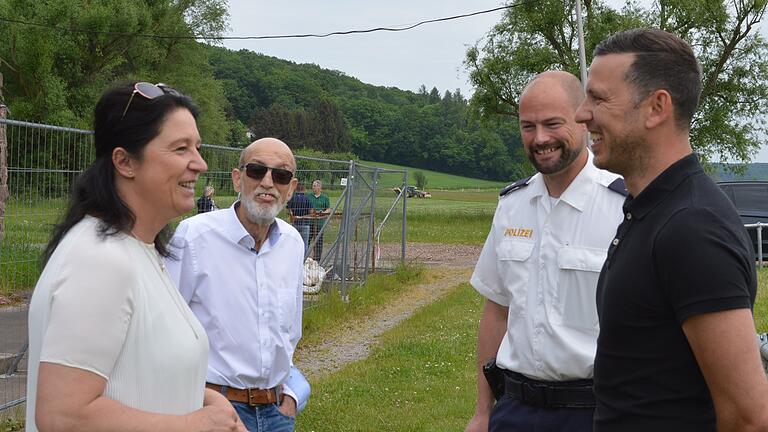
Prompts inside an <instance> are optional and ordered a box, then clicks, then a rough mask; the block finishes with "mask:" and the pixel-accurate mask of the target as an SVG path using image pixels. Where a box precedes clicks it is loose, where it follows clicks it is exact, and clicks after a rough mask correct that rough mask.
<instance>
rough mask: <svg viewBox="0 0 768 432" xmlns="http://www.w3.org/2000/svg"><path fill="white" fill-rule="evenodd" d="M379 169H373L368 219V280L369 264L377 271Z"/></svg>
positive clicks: (366, 277)
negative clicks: (375, 234) (376, 242)
mask: <svg viewBox="0 0 768 432" xmlns="http://www.w3.org/2000/svg"><path fill="white" fill-rule="evenodd" d="M378 183H379V169H378V168H374V170H373V182H372V183H371V185H372V186H373V191H371V215H370V217H369V219H370V220H369V221H368V223H369V224H368V248H369V249H368V250H369V251H370V252H371V253H370V258H371V261H370V262H369V261H368V257H369V254H365V273H364V276H363V280H365V281H367V280H368V264H371V272H375V271H376V245H374V244H373V241H374V240H373V231H374V230H375V229H376V223H375V218H374V215H375V214H376V191H377V190H378V188H379V184H378Z"/></svg>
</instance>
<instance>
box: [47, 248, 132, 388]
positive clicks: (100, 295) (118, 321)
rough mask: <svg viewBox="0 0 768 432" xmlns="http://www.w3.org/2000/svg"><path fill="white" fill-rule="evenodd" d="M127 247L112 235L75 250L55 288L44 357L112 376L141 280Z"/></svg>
mask: <svg viewBox="0 0 768 432" xmlns="http://www.w3.org/2000/svg"><path fill="white" fill-rule="evenodd" d="M122 247H123V246H121V245H120V243H118V242H115V241H112V240H111V239H107V240H103V241H102V240H100V241H99V242H98V243H97V244H89V245H77V246H75V247H74V248H73V249H72V250H71V251H70V256H68V257H66V261H65V262H63V263H62V265H61V267H60V269H59V275H58V276H59V277H58V278H57V281H58V283H57V284H56V286H54V287H53V289H52V292H51V300H50V302H51V303H50V313H49V321H48V326H47V328H46V329H45V333H44V335H43V345H42V351H41V354H40V361H41V362H49V363H56V364H62V365H65V366H71V367H76V368H79V369H84V370H88V371H90V372H94V373H96V374H98V375H101V376H102V377H104V378H105V379H108V377H109V376H110V374H111V372H112V369H113V368H114V365H115V362H116V361H117V359H118V356H119V354H120V352H121V350H122V347H123V343H124V341H125V337H126V334H127V332H128V328H129V326H130V321H131V317H132V315H133V310H134V300H135V298H134V297H135V289H136V286H137V283H138V281H137V277H136V273H135V271H134V270H133V268H132V265H131V259H130V257H129V253H127V252H126V251H125V250H123V249H122Z"/></svg>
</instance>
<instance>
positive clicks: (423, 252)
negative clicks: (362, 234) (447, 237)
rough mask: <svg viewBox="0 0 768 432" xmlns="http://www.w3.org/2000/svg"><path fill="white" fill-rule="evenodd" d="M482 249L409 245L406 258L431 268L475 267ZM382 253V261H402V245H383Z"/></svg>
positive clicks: (443, 245)
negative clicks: (442, 266) (441, 266)
mask: <svg viewBox="0 0 768 432" xmlns="http://www.w3.org/2000/svg"><path fill="white" fill-rule="evenodd" d="M482 249H483V246H482V245H463V244H456V245H449V244H436V243H408V247H407V249H406V253H407V255H406V257H407V258H408V260H409V261H417V262H420V263H424V264H425V265H427V266H429V267H433V266H439V265H446V266H452V267H474V266H475V263H476V262H477V258H478V257H479V256H480V251H481V250H482ZM380 251H381V257H382V259H385V260H390V261H396V260H399V259H400V245H399V244H397V243H382V244H381V245H380Z"/></svg>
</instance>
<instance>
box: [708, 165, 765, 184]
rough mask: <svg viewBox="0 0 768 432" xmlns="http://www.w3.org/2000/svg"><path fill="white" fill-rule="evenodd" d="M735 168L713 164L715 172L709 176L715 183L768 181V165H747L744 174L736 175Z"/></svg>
mask: <svg viewBox="0 0 768 432" xmlns="http://www.w3.org/2000/svg"><path fill="white" fill-rule="evenodd" d="M733 167H736V165H733V166H728V165H727V164H713V168H714V170H713V172H710V174H709V175H710V177H712V178H713V179H714V180H715V181H740V180H768V163H751V164H747V166H746V168H745V169H744V172H743V173H734V172H733V170H732V168H733Z"/></svg>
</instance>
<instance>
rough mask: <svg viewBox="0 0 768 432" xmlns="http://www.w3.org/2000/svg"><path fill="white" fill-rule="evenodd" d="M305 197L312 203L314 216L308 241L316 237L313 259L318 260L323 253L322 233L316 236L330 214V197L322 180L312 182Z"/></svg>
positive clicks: (310, 241)
mask: <svg viewBox="0 0 768 432" xmlns="http://www.w3.org/2000/svg"><path fill="white" fill-rule="evenodd" d="M307 198H309V203H310V204H311V205H312V209H313V211H312V215H313V216H314V217H315V219H314V220H313V223H312V226H311V228H310V231H309V243H310V244H312V242H313V241H315V239H317V241H316V242H315V247H314V259H315V261H320V257H322V255H323V235H322V234H320V235H319V236H318V233H320V230H321V229H322V228H323V225H325V221H326V219H327V218H328V216H329V215H330V214H331V199H330V198H328V195H327V194H325V193H324V192H323V182H321V181H320V180H315V181H313V182H312V193H311V194H309V196H308V197H307Z"/></svg>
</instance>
